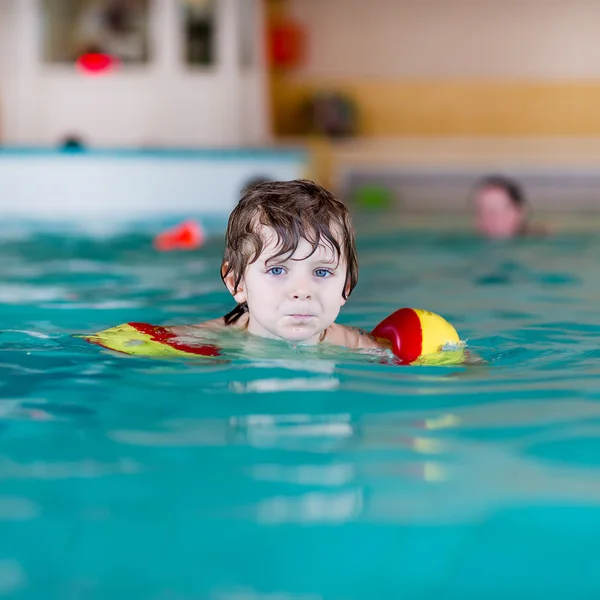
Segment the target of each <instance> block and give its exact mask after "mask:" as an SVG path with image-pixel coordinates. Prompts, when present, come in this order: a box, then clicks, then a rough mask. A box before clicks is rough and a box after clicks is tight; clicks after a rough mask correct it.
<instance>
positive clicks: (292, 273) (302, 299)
mask: <svg viewBox="0 0 600 600" xmlns="http://www.w3.org/2000/svg"><path fill="white" fill-rule="evenodd" d="M259 233H260V234H261V236H262V238H263V240H264V242H265V244H264V248H263V251H262V254H261V255H260V256H259V258H258V260H256V261H255V262H253V263H252V264H250V265H248V267H247V268H246V273H245V274H244V277H243V279H242V281H241V283H240V286H239V287H238V289H237V291H235V290H233V283H232V281H231V279H232V278H231V279H229V278H228V279H227V280H226V284H227V286H228V288H229V291H230V292H231V293H232V294H233V296H234V298H235V300H236V301H237V302H238V303H241V302H248V313H249V321H248V331H249V332H250V333H253V334H255V335H260V336H262V337H270V338H277V339H282V340H287V341H290V342H305V343H310V344H313V343H317V342H318V341H319V337H320V336H321V334H322V333H323V331H324V330H325V329H326V328H327V327H329V326H330V325H331V324H333V323H334V321H335V319H336V318H337V316H338V314H339V312H340V308H341V307H342V306H343V305H344V304H345V302H346V300H345V299H344V298H343V296H342V292H343V290H344V285H345V283H346V261H345V260H344V258H343V257H340V259H339V260H338V257H337V255H336V254H335V252H334V250H333V249H332V248H330V247H329V246H327V245H324V244H322V245H319V247H318V249H317V251H316V252H315V253H314V254H313V255H312V256H309V254H310V253H311V251H312V245H311V244H310V243H309V242H308V241H307V240H305V239H301V240H300V243H299V244H298V248H297V250H296V252H295V253H294V254H293V255H292V256H290V257H287V256H283V257H281V256H280V257H278V258H273V259H271V257H273V256H274V255H276V254H277V238H276V236H275V235H274V232H273V231H272V230H270V229H269V228H267V227H263V228H262V230H261V231H260V232H259ZM234 292H235V293H234Z"/></svg>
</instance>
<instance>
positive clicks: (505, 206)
mask: <svg viewBox="0 0 600 600" xmlns="http://www.w3.org/2000/svg"><path fill="white" fill-rule="evenodd" d="M473 202H474V206H475V226H476V228H477V231H478V232H479V233H481V234H482V235H485V236H486V237H489V238H494V239H508V238H512V237H516V236H518V235H520V234H522V233H523V232H524V230H525V228H526V223H527V200H526V198H525V194H524V193H523V190H522V189H521V187H520V186H519V184H518V183H517V182H516V181H514V180H512V179H509V178H508V177H504V176H502V175H490V176H488V177H484V178H483V179H481V180H480V181H479V182H478V183H477V185H476V186H475V191H474V193H473Z"/></svg>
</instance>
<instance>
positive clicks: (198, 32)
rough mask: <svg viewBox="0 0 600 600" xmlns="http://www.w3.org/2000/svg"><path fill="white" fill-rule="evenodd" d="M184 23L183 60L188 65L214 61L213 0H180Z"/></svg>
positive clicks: (203, 64) (207, 64) (214, 17)
mask: <svg viewBox="0 0 600 600" xmlns="http://www.w3.org/2000/svg"><path fill="white" fill-rule="evenodd" d="M181 7H182V11H183V23H184V40H185V60H186V62H187V63H188V64H190V65H199V66H210V65H212V64H214V62H215V29H216V1H215V0H181Z"/></svg>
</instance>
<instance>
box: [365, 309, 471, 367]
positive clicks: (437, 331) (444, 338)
mask: <svg viewBox="0 0 600 600" xmlns="http://www.w3.org/2000/svg"><path fill="white" fill-rule="evenodd" d="M371 335H373V336H374V337H376V338H379V339H383V340H387V341H388V342H390V344H391V346H392V352H393V353H394V354H395V355H396V356H397V357H398V358H399V359H400V360H401V361H402V362H403V363H405V364H410V363H414V362H415V361H417V360H419V359H422V358H423V357H427V356H432V355H436V354H439V353H440V352H441V350H442V349H443V348H444V347H445V346H453V345H454V346H456V347H457V348H458V347H459V346H460V338H459V337H458V333H457V332H456V329H454V327H452V325H450V323H448V321H446V319H444V318H443V317H440V315H437V314H435V313H432V312H429V311H426V310H421V309H420V308H400V309H399V310H397V311H396V312H394V313H392V314H391V315H390V316H389V317H386V318H385V319H384V320H383V321H381V323H379V325H377V327H375V329H373V331H372V332H371ZM460 353H461V356H462V349H460ZM424 362H430V363H431V362H432V361H424ZM433 362H435V361H433Z"/></svg>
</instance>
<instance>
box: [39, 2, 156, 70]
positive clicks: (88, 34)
mask: <svg viewBox="0 0 600 600" xmlns="http://www.w3.org/2000/svg"><path fill="white" fill-rule="evenodd" d="M148 4H149V0H42V6H43V24H44V60H45V61H46V62H50V63H72V62H74V61H76V60H77V59H78V58H79V57H81V56H82V55H84V54H90V53H98V54H103V55H108V56H110V57H112V58H113V59H115V60H117V61H119V62H122V63H125V64H136V63H145V62H147V61H148V46H149V43H148Z"/></svg>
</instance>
